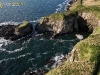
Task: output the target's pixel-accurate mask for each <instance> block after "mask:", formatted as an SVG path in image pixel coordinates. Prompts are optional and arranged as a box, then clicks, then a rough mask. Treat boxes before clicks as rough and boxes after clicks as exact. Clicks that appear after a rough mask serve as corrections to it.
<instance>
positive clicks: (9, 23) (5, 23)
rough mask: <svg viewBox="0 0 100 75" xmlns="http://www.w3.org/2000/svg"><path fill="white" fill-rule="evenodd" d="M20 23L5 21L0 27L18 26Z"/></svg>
mask: <svg viewBox="0 0 100 75" xmlns="http://www.w3.org/2000/svg"><path fill="white" fill-rule="evenodd" d="M20 23H22V22H13V21H5V22H1V23H0V26H2V25H18V24H20Z"/></svg>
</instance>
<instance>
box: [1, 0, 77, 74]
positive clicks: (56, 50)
mask: <svg viewBox="0 0 100 75" xmlns="http://www.w3.org/2000/svg"><path fill="white" fill-rule="evenodd" d="M0 2H1V4H2V8H0V25H8V24H11V25H18V24H19V23H22V22H23V21H26V20H27V21H29V22H30V23H32V24H33V27H34V26H35V25H36V24H37V23H38V22H39V20H40V19H41V18H42V17H43V16H46V15H49V14H53V13H58V12H62V11H66V6H67V5H68V3H69V2H70V0H0ZM12 2H17V3H18V4H17V5H16V4H15V5H12ZM20 3H22V4H20ZM78 41H79V40H78V39H77V38H76V36H75V35H73V34H72V35H71V34H70V35H64V36H59V37H57V38H50V37H49V36H48V35H43V34H41V35H34V34H33V36H32V37H31V38H27V39H22V40H17V41H9V40H5V39H3V38H0V75H25V72H26V71H27V70H29V69H31V70H30V71H29V72H34V71H36V70H38V69H43V68H46V69H48V70H50V69H51V68H54V67H55V65H56V64H57V63H58V62H59V61H61V59H62V58H63V57H64V55H65V54H67V53H68V52H70V51H71V50H72V48H73V46H74V45H75V44H76V43H77V42H78ZM51 59H52V60H54V61H55V62H54V63H52V64H51V62H50V60H51Z"/></svg>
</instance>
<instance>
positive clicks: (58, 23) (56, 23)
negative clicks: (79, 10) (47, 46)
mask: <svg viewBox="0 0 100 75" xmlns="http://www.w3.org/2000/svg"><path fill="white" fill-rule="evenodd" d="M76 17H77V14H69V15H66V14H60V13H59V14H52V15H50V16H46V17H44V18H43V19H42V20H41V21H40V22H39V23H38V24H37V26H36V28H35V29H36V31H38V32H39V33H45V32H49V33H50V32H52V36H56V35H62V34H66V33H73V32H75V31H76V32H77V31H78V25H77V22H76V21H77V20H76Z"/></svg>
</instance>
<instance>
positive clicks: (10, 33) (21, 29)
mask: <svg viewBox="0 0 100 75" xmlns="http://www.w3.org/2000/svg"><path fill="white" fill-rule="evenodd" d="M32 31H33V27H32V24H30V23H29V22H24V23H22V24H20V25H18V26H15V25H2V26H0V37H4V38H5V39H9V40H12V41H13V40H17V39H19V38H22V37H24V36H27V35H29V34H31V33H32Z"/></svg>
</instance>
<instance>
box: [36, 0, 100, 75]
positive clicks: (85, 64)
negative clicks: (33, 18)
mask: <svg viewBox="0 0 100 75" xmlns="http://www.w3.org/2000/svg"><path fill="white" fill-rule="evenodd" d="M68 9H69V10H68V11H67V12H62V13H56V14H52V15H48V16H45V17H44V18H43V19H42V20H41V21H40V22H39V23H38V24H37V26H36V28H35V29H36V30H37V31H38V33H50V34H51V37H55V36H58V35H63V34H67V33H75V34H76V33H80V32H91V34H90V35H89V36H88V37H87V38H86V39H84V40H81V41H80V42H78V43H77V44H76V45H75V46H74V47H73V50H72V51H71V52H70V53H71V54H70V56H69V57H68V58H67V60H66V61H64V62H63V63H62V64H61V65H59V66H57V67H56V68H54V69H52V70H50V71H49V72H48V73H46V74H45V75H100V1H99V0H77V1H72V2H71V7H70V8H68Z"/></svg>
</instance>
